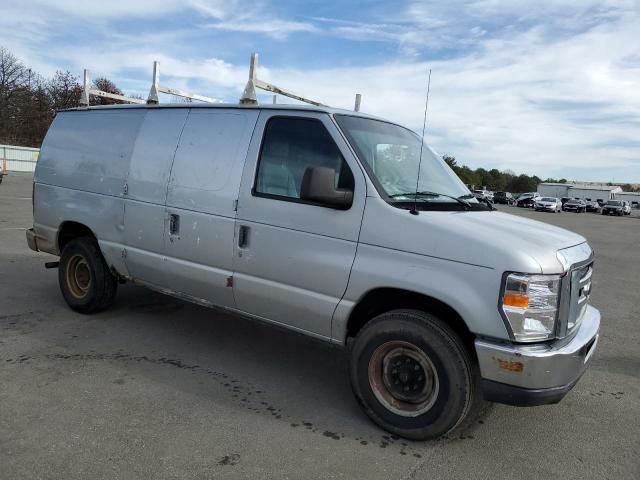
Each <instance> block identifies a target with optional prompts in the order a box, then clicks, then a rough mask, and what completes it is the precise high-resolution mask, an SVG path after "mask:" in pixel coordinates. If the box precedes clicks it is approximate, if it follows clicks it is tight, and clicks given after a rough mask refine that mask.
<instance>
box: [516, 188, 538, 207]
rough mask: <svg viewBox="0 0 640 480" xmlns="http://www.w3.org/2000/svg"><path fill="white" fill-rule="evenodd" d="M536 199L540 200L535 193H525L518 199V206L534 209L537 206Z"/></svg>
mask: <svg viewBox="0 0 640 480" xmlns="http://www.w3.org/2000/svg"><path fill="white" fill-rule="evenodd" d="M536 198H538V194H537V193H535V192H531V193H523V194H522V195H520V196H519V197H518V200H517V201H516V205H517V206H518V207H524V208H532V207H533V206H534V204H535V201H536Z"/></svg>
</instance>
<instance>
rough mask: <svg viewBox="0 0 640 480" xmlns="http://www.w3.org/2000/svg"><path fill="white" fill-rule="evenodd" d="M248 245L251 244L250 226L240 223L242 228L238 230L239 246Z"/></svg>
mask: <svg viewBox="0 0 640 480" xmlns="http://www.w3.org/2000/svg"><path fill="white" fill-rule="evenodd" d="M247 245H249V227H247V226H246V225H240V230H239V231H238V247H240V248H245V247H246V246H247Z"/></svg>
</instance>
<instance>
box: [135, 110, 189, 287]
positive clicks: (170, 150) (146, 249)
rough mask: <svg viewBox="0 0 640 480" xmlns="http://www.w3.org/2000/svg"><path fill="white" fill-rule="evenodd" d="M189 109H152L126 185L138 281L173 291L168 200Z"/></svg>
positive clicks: (139, 141) (141, 129) (145, 122)
mask: <svg viewBox="0 0 640 480" xmlns="http://www.w3.org/2000/svg"><path fill="white" fill-rule="evenodd" d="M188 113H189V110H188V109H186V108H184V109H182V108H180V109H179V108H158V109H150V110H148V111H147V113H146V117H145V119H144V121H143V123H142V126H141V128H140V131H139V133H138V137H137V139H136V142H135V146H134V149H133V153H132V156H131V165H130V167H129V176H128V179H127V183H126V189H125V190H126V194H125V198H126V201H125V215H124V218H125V220H124V242H125V247H126V250H125V261H126V265H127V269H128V270H129V275H131V276H132V277H133V278H134V279H136V280H140V281H143V282H145V283H150V284H152V285H155V286H158V287H163V288H166V287H167V277H166V275H165V269H166V265H165V262H164V240H165V232H166V223H167V222H166V211H165V201H166V196H167V183H168V181H169V172H170V171H171V164H172V162H173V157H174V155H175V152H176V148H177V146H178V141H179V139H180V134H181V132H182V129H183V127H184V124H185V121H186V119H187V116H188Z"/></svg>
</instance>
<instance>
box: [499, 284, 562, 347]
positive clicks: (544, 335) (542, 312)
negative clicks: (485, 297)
mask: <svg viewBox="0 0 640 480" xmlns="http://www.w3.org/2000/svg"><path fill="white" fill-rule="evenodd" d="M560 278H561V275H527V274H524V273H512V274H510V275H507V277H506V278H505V284H504V288H503V294H502V298H501V299H500V306H501V309H502V313H503V314H504V317H505V318H506V319H507V321H508V322H509V325H510V326H511V331H512V332H513V336H514V338H515V340H516V341H518V342H536V341H540V340H548V339H549V338H552V337H553V335H554V332H555V327H556V319H557V317H558V301H559V299H560V295H559V293H560Z"/></svg>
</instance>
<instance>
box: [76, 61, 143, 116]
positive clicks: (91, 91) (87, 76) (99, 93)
mask: <svg viewBox="0 0 640 480" xmlns="http://www.w3.org/2000/svg"><path fill="white" fill-rule="evenodd" d="M91 95H95V96H96V97H103V98H111V99H113V100H119V101H121V102H127V103H141V104H144V103H146V102H145V101H144V100H143V99H141V98H133V97H126V96H124V95H118V94H117V93H110V92H105V91H103V90H98V89H97V88H91V73H90V72H89V70H87V69H86V68H85V69H84V85H83V88H82V95H81V96H80V105H86V106H87V107H88V106H89V99H90V96H91Z"/></svg>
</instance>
